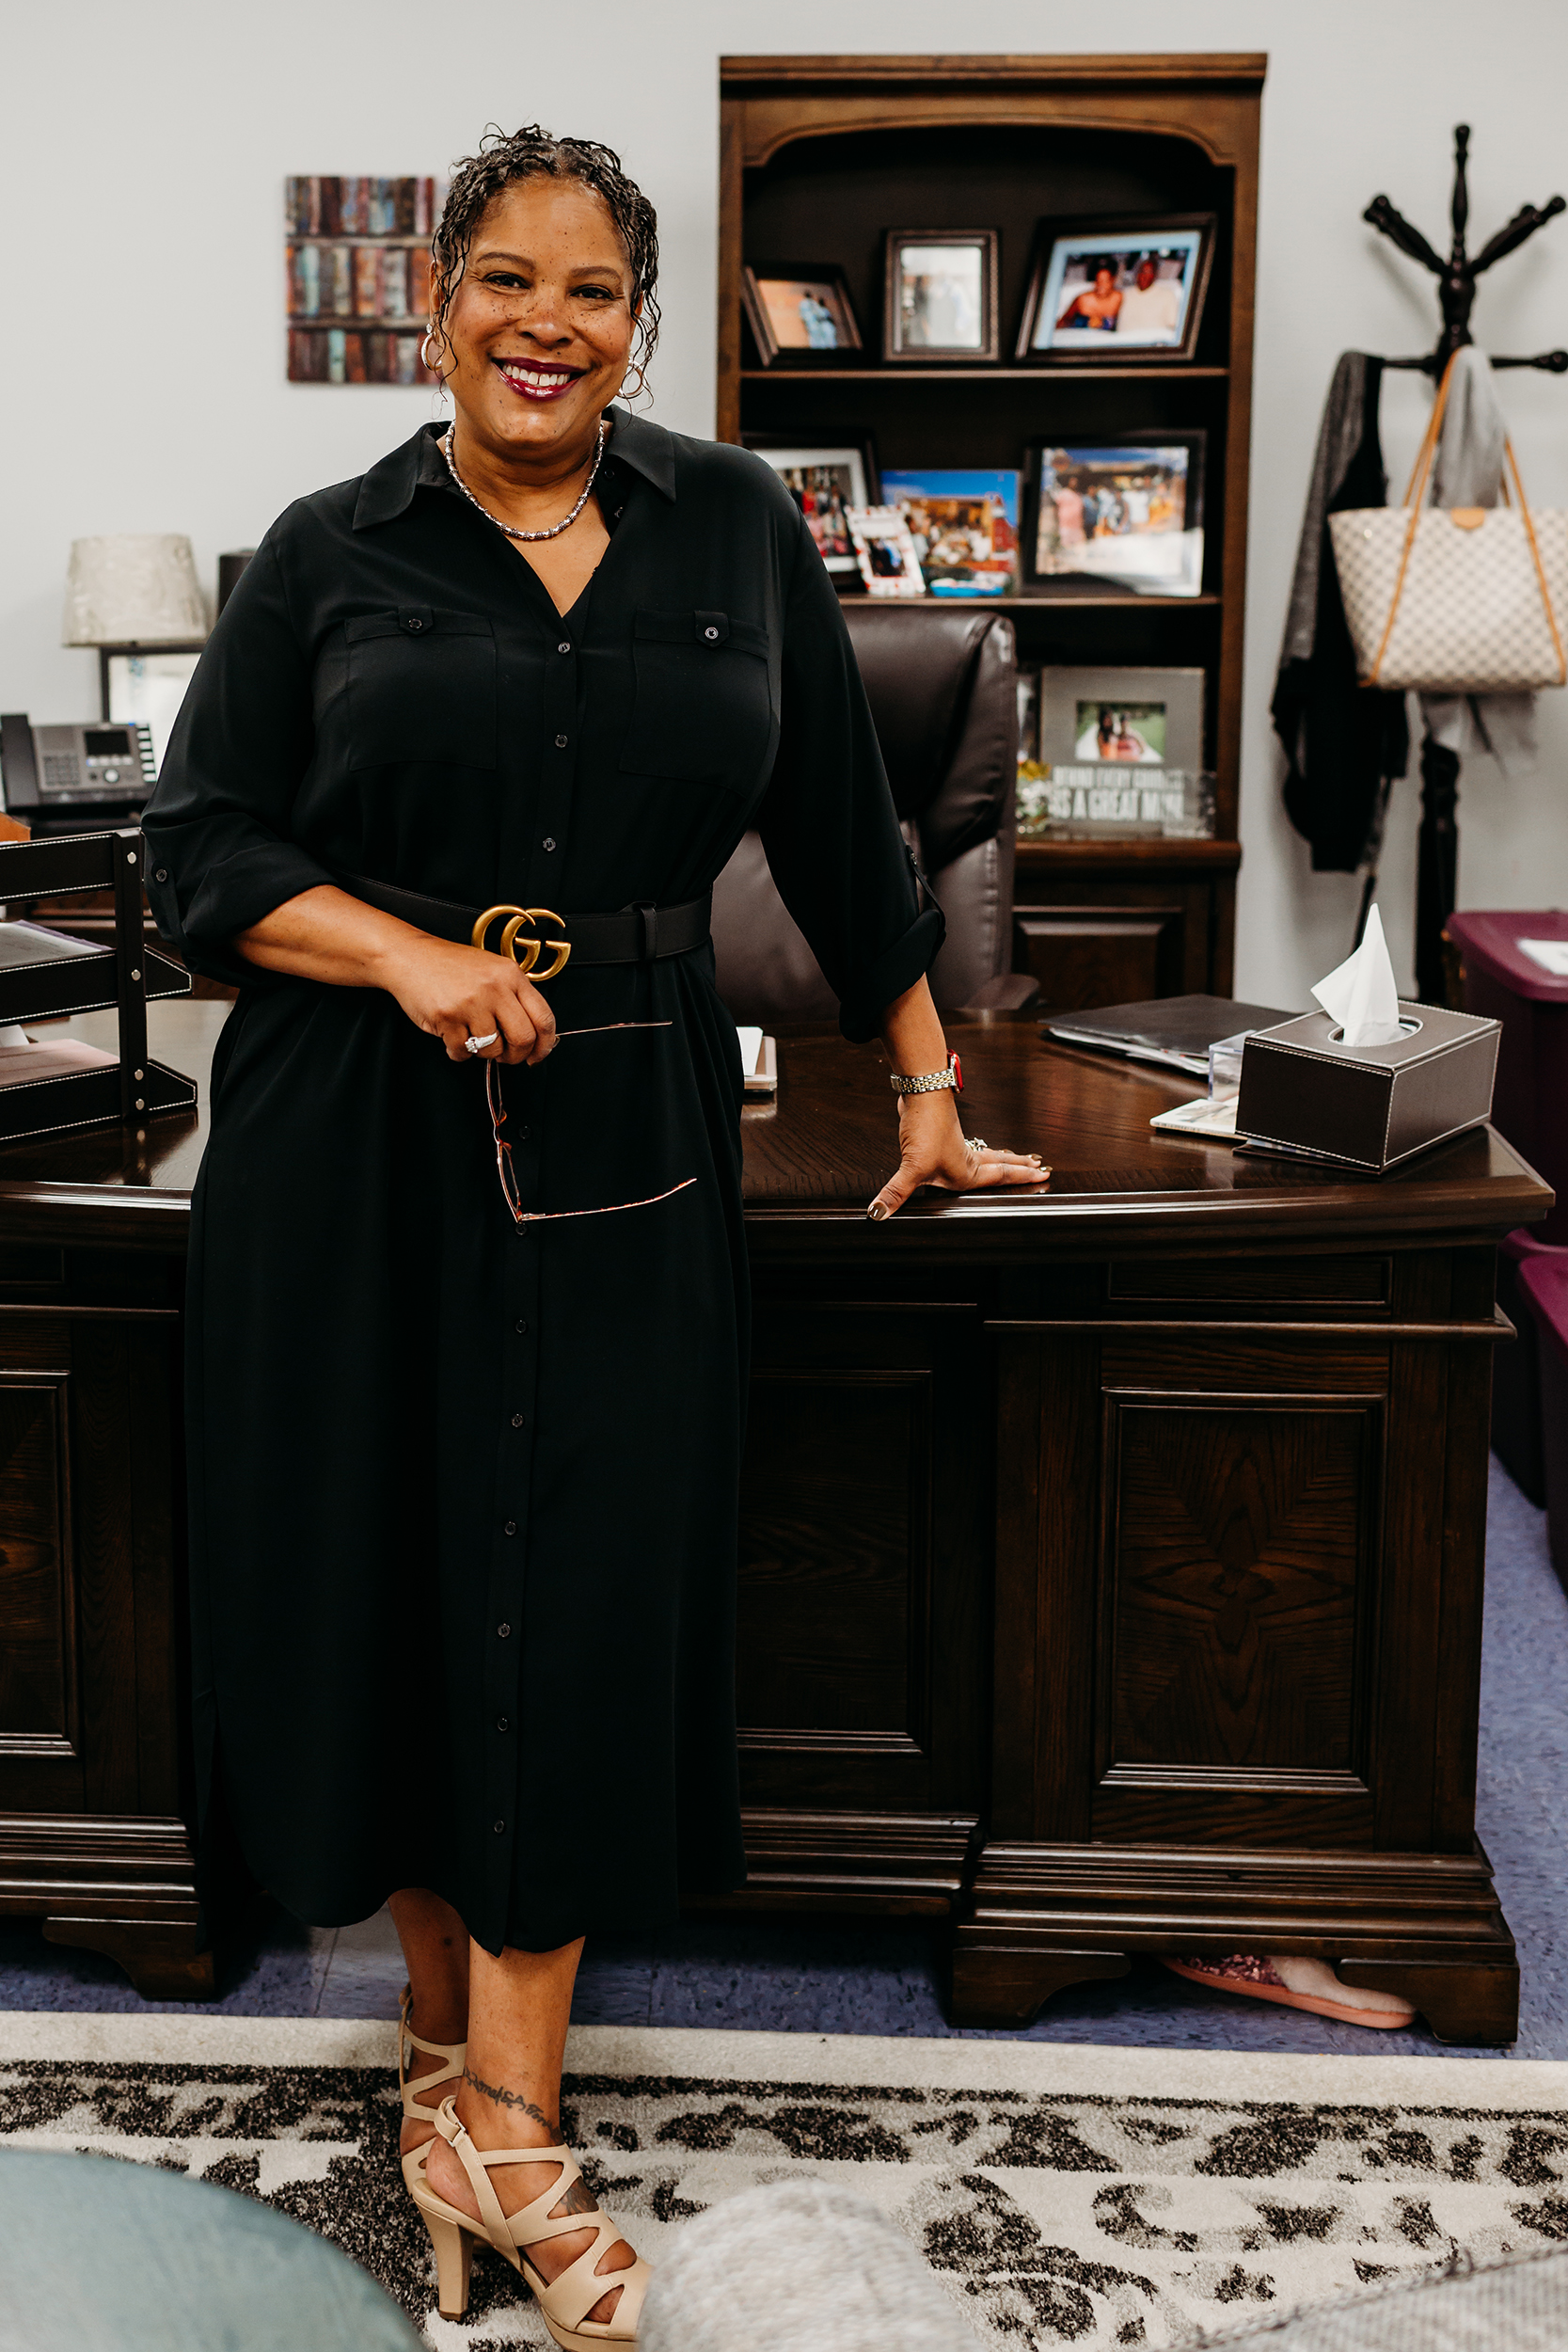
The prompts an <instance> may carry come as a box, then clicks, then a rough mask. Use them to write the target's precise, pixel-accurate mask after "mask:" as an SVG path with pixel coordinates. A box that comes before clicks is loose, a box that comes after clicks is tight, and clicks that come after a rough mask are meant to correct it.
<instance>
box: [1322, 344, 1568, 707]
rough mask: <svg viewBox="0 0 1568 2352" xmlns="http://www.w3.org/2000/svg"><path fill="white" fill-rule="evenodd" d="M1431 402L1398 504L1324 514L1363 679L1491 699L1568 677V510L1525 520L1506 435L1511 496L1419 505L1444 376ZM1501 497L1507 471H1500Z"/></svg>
mask: <svg viewBox="0 0 1568 2352" xmlns="http://www.w3.org/2000/svg"><path fill="white" fill-rule="evenodd" d="M1452 364H1453V363H1452V361H1451V360H1450V361H1449V367H1448V368H1447V369H1445V371H1444V374H1443V382H1442V385H1441V387H1440V389H1439V390H1438V394H1437V398H1436V400H1435V401H1434V402H1433V410H1432V421H1431V422H1430V423H1429V425H1428V426H1427V429H1426V434H1425V437H1424V438H1423V440H1422V442H1421V446H1420V450H1419V452H1418V455H1417V459H1416V467H1415V471H1414V472H1413V473H1412V474H1411V477H1410V485H1409V487H1408V488H1407V489H1406V491H1405V494H1404V504H1403V505H1402V506H1364V507H1352V508H1350V509H1348V510H1347V511H1346V512H1345V513H1344V514H1341V515H1331V516H1329V518H1328V528H1329V533H1330V536H1331V537H1332V539H1333V542H1334V562H1335V565H1336V568H1337V569H1338V575H1339V593H1340V595H1341V596H1342V597H1343V599H1344V606H1345V618H1346V620H1347V621H1348V622H1349V624H1350V633H1351V637H1352V640H1353V642H1354V646H1355V660H1356V667H1357V669H1358V670H1359V671H1360V673H1361V683H1362V685H1363V686H1385V687H1393V688H1400V687H1413V688H1415V689H1417V690H1418V691H1420V692H1422V693H1430V694H1494V693H1506V692H1513V691H1524V690H1527V689H1530V688H1534V687H1539V686H1561V685H1562V684H1563V683H1564V681H1565V680H1568V660H1565V659H1564V656H1563V649H1562V629H1561V627H1560V621H1559V615H1560V614H1568V514H1560V513H1543V514H1536V515H1532V514H1531V513H1530V510H1529V508H1528V506H1527V505H1526V503H1525V489H1524V485H1523V483H1522V482H1521V481H1520V479H1519V467H1518V463H1517V461H1516V459H1515V457H1514V454H1513V444H1512V442H1507V441H1505V442H1504V444H1503V448H1504V452H1505V454H1506V457H1507V461H1508V467H1509V469H1510V470H1511V471H1512V473H1513V485H1514V489H1515V490H1516V492H1517V494H1518V503H1517V505H1514V504H1513V503H1505V504H1503V505H1501V506H1423V505H1422V503H1421V501H1422V499H1423V497H1424V496H1425V493H1426V485H1427V477H1428V475H1429V473H1430V472H1431V470H1432V462H1433V455H1434V454H1435V452H1436V448H1437V436H1438V434H1439V432H1440V431H1441V430H1442V424H1443V410H1444V408H1445V406H1446V405H1447V403H1448V396H1449V373H1451V370H1452ZM1502 491H1503V498H1504V500H1505V501H1508V496H1509V492H1508V475H1507V474H1506V473H1505V474H1504V476H1503V485H1502Z"/></svg>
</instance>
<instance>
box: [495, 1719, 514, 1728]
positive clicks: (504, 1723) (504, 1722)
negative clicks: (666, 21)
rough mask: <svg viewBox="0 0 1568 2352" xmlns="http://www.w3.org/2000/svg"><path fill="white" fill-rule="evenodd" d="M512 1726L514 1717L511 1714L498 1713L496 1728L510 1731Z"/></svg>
mask: <svg viewBox="0 0 1568 2352" xmlns="http://www.w3.org/2000/svg"><path fill="white" fill-rule="evenodd" d="M511 1728H512V1718H511V1716H510V1715H498V1716H497V1717H496V1729H497V1730H498V1731H510V1730H511Z"/></svg>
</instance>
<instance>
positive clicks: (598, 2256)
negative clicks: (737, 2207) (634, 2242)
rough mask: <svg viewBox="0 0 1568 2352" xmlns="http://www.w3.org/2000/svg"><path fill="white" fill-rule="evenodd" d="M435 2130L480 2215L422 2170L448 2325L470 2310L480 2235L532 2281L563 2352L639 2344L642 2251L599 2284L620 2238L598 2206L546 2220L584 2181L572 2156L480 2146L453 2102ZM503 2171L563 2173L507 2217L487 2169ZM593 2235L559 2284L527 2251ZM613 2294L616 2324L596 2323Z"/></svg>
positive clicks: (447, 2102) (418, 2183) (418, 2199)
mask: <svg viewBox="0 0 1568 2352" xmlns="http://www.w3.org/2000/svg"><path fill="white" fill-rule="evenodd" d="M436 2130H437V2131H438V2132H439V2133H440V2135H441V2137H442V2138H443V2139H444V2140H445V2141H446V2142H447V2145H448V2146H449V2147H450V2148H451V2150H452V2151H453V2153H455V2154H456V2156H457V2157H458V2160H459V2161H460V2163H461V2164H462V2167H463V2169H464V2171H465V2172H467V2176H468V2182H469V2185H470V2186H471V2188H472V2189H473V2192H474V2196H475V2198H476V2199H477V2201H478V2203H479V2210H480V2214H481V2216H482V2218H481V2219H479V2220H477V2221H476V2220H475V2218H474V2217H473V2215H472V2214H467V2213H460V2212H459V2211H458V2209H457V2207H456V2206H455V2205H449V2204H448V2203H447V2201H446V2199H445V2198H444V2197H438V2196H437V2195H436V2191H435V2190H434V2189H433V2188H432V2187H431V2185H430V2182H429V2179H428V2177H427V2176H426V2173H425V2170H424V2168H423V2165H422V2164H421V2165H420V2169H419V2170H418V2172H417V2173H416V2175H415V2176H414V2179H413V2181H411V2183H410V2191H411V2194H412V2196H413V2199H414V2202H415V2203H416V2204H417V2205H418V2206H419V2208H420V2212H421V2213H422V2214H423V2216H424V2222H425V2228H426V2229H427V2230H428V2231H429V2232H430V2240H431V2244H432V2245H433V2246H434V2247H435V2249H436V2282H437V2299H438V2301H439V2304H440V2310H441V2316H442V2318H443V2319H461V2318H462V2316H463V2314H464V2312H466V2311H467V2307H468V2266H469V2264H470V2263H471V2261H472V2259H473V2249H474V2240H475V2239H476V2238H480V2237H482V2238H483V2239H484V2240H485V2241H486V2243H487V2244H488V2245H491V2246H493V2247H494V2248H495V2249H496V2251H497V2253H498V2254H502V2255H504V2256H505V2258H506V2260H507V2261H508V2262H509V2263H510V2264H511V2265H512V2267H513V2269H514V2270H515V2271H516V2272H517V2273H518V2274H519V2276H520V2277H521V2278H522V2279H523V2280H525V2281H526V2282H527V2284H528V2286H529V2288H530V2289H531V2293H532V2296H533V2299H534V2301H535V2302H536V2303H537V2304H538V2306H539V2311H540V2315H541V2317H542V2318H543V2320H544V2322H545V2325H546V2328H548V2329H549V2331H550V2333H551V2335H552V2336H553V2337H554V2338H555V2341H556V2342H557V2344H561V2345H562V2347H563V2352H604V2346H605V2345H607V2344H610V2345H616V2344H620V2345H628V2346H629V2345H631V2344H635V2343H636V2341H637V2323H638V2319H639V2317H640V2315H641V2310H642V2297H643V2296H644V2295H645V2294H646V2293H647V2290H648V2281H649V2280H650V2279H651V2278H652V2276H653V2272H652V2271H651V2270H650V2268H649V2266H648V2265H647V2264H646V2263H645V2262H644V2261H643V2259H642V2257H641V2254H639V2255H638V2256H637V2258H636V2260H635V2261H634V2262H632V2263H631V2264H629V2265H628V2266H627V2267H626V2269H625V2270H607V2271H606V2272H605V2273H604V2274H603V2276H602V2277H601V2276H600V2275H599V2274H598V2272H597V2269H596V2265H597V2264H598V2263H600V2262H601V2261H602V2260H603V2258H604V2256H605V2255H606V2254H607V2253H608V2252H609V2250H610V2248H611V2247H612V2246H614V2245H616V2244H617V2243H619V2242H620V2241H621V2238H622V2234H623V2233H622V2232H621V2231H620V2230H618V2229H617V2228H616V2226H615V2224H614V2222H613V2221H611V2220H610V2217H609V2216H608V2215H607V2214H605V2213H602V2212H601V2211H600V2210H599V2208H598V2206H597V2205H594V2207H593V2208H592V2209H591V2210H590V2211H589V2212H587V2213H569V2214H562V2217H561V2218H560V2219H559V2220H558V2221H552V2220H551V2219H550V2218H549V2215H550V2210H551V2208H552V2206H555V2205H559V2204H560V2202H561V2201H562V2198H563V2197H564V2196H565V2194H566V2192H567V2190H568V2189H569V2188H570V2187H571V2186H572V2185H573V2183H574V2182H575V2181H579V2180H581V2178H582V2167H581V2166H580V2165H579V2164H578V2160H577V2158H576V2157H575V2156H574V2155H573V2153H572V2152H571V2150H570V2149H569V2148H476V2147H475V2146H474V2143H473V2141H472V2140H471V2139H470V2138H469V2137H468V2135H467V2130H466V2129H465V2127H464V2125H463V2124H462V2122H460V2121H459V2118H458V2113H457V2108H456V2106H455V2105H454V2103H453V2102H452V2100H451V2099H443V2100H442V2102H441V2109H440V2113H439V2114H438V2115H437V2117H436ZM419 2153H420V2157H421V2158H422V2157H423V2156H424V2155H425V2154H426V2153H427V2150H426V2149H423V2148H421V2149H420V2151H419ZM498 2164H558V2165H559V2166H560V2167H561V2170H560V2174H559V2176H558V2177H557V2178H556V2179H555V2180H554V2181H553V2182H552V2183H551V2184H550V2185H549V2187H548V2188H547V2189H546V2191H545V2193H544V2195H543V2196H542V2197H535V2198H534V2199H533V2200H532V2201H531V2203H529V2204H526V2205H524V2206H522V2207H521V2208H520V2209H519V2210H518V2211H517V2212H516V2213H514V2214H504V2213H502V2211H501V2208H500V2200H499V2198H498V2196H497V2195H496V2192H495V2190H494V2188H493V2187H492V2186H491V2185H490V2168H491V2166H493V2165H498ZM587 2229H592V2230H593V2233H594V2243H593V2245H592V2246H591V2247H589V2249H588V2250H587V2252H586V2253H584V2254H579V2255H578V2258H577V2260H576V2261H575V2262H572V2263H568V2264H567V2265H566V2268H565V2269H564V2270H563V2271H562V2273H561V2275H560V2277H559V2278H556V2279H546V2278H545V2277H544V2276H543V2275H542V2273H541V2272H539V2271H538V2270H536V2269H535V2268H534V2266H533V2265H532V2264H531V2262H529V2261H528V2260H527V2259H526V2257H527V2254H528V2249H529V2248H530V2247H531V2246H538V2245H541V2244H542V2243H543V2242H544V2240H545V2239H546V2238H552V2237H568V2236H570V2234H571V2233H572V2232H573V2231H574V2230H587ZM614 2287H619V2288H620V2290H621V2299H620V2301H619V2302H618V2303H617V2304H616V2306H615V2309H614V2311H613V2312H612V2313H611V2315H610V2319H609V2320H608V2321H606V2320H596V2319H589V2318H588V2317H587V2316H586V2314H587V2313H588V2312H591V2311H592V2310H593V2308H594V2304H595V2303H597V2302H598V2301H599V2300H600V2299H601V2298H602V2297H603V2296H606V2295H608V2294H610V2291H611V2289H612V2288H614Z"/></svg>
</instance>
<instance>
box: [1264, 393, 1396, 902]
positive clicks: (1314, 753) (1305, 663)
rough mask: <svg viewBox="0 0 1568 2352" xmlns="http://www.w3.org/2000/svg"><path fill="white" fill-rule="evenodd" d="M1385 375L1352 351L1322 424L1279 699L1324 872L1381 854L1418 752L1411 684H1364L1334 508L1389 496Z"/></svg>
mask: <svg viewBox="0 0 1568 2352" xmlns="http://www.w3.org/2000/svg"><path fill="white" fill-rule="evenodd" d="M1382 383H1383V362H1382V360H1381V359H1377V358H1371V357H1370V355H1369V354H1368V353H1366V352H1363V351H1347V352H1344V353H1342V354H1341V356H1340V358H1339V362H1338V366H1337V367H1336V369H1335V371H1334V380H1333V382H1332V384H1331V385H1330V386H1329V391H1328V398H1327V401H1326V402H1325V403H1324V405H1323V422H1322V424H1321V425H1320V426H1319V429H1318V452H1317V457H1316V460H1315V462H1314V465H1313V469H1312V484H1311V487H1310V489H1309V490H1308V492H1307V511H1306V514H1305V515H1304V516H1303V518H1302V530H1301V543H1300V547H1299V548H1298V550H1297V554H1296V570H1295V579H1294V581H1293V583H1292V587H1291V611H1290V615H1289V618H1288V620H1287V623H1286V629H1285V643H1284V645H1283V647H1282V649H1281V652H1280V659H1279V673H1278V675H1277V677H1276V678H1275V690H1274V701H1273V704H1272V706H1271V710H1272V715H1273V719H1274V724H1275V733H1276V734H1277V736H1278V737H1279V739H1280V741H1281V743H1283V745H1284V746H1285V755H1286V758H1287V759H1288V760H1289V762H1290V772H1289V773H1288V775H1287V776H1286V779H1285V809H1286V814H1287V815H1288V816H1289V818H1290V819H1291V824H1292V825H1294V827H1295V829H1296V831H1297V833H1299V834H1302V835H1303V836H1304V837H1305V838H1306V839H1307V841H1309V842H1310V843H1311V845H1312V867H1313V871H1314V872H1315V873H1320V874H1323V873H1327V874H1354V872H1355V870H1356V868H1357V867H1358V866H1361V865H1363V864H1365V862H1366V861H1367V858H1368V857H1369V855H1371V856H1374V857H1375V854H1376V849H1377V838H1378V835H1379V834H1380V833H1381V831H1382V822H1383V811H1384V807H1385V805H1386V800H1387V794H1388V787H1389V785H1390V784H1391V782H1392V780H1393V779H1394V777H1395V776H1402V775H1403V773H1404V771H1405V768H1406V765H1407V763H1408V761H1409V757H1410V729H1409V724H1408V722H1407V719H1406V716H1405V704H1404V696H1403V694H1402V693H1389V692H1386V691H1383V690H1381V689H1378V688H1372V687H1365V686H1362V685H1360V684H1359V683H1358V673H1357V669H1356V661H1355V649H1354V645H1353V644H1352V643H1351V634H1350V628H1349V626H1348V624H1347V622H1346V620H1345V609H1344V605H1343V602H1342V601H1341V598H1340V596H1339V579H1338V573H1337V571H1336V570H1335V567H1334V551H1333V548H1332V546H1331V544H1330V541H1329V535H1328V517H1329V516H1330V515H1338V514H1340V513H1342V512H1343V511H1344V510H1345V509H1346V508H1347V507H1354V506H1382V505H1384V504H1385V503H1386V499H1387V493H1388V477H1387V475H1386V472H1385V470H1384V465H1383V447H1382V443H1381V441H1380V439H1379V436H1378V397H1379V393H1380V391H1381V389H1382Z"/></svg>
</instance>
